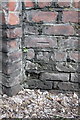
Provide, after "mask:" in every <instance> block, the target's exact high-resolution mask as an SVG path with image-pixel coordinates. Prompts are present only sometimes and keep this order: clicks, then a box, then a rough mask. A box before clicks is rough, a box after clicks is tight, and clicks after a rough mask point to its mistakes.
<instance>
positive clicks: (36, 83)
mask: <svg viewBox="0 0 80 120" xmlns="http://www.w3.org/2000/svg"><path fill="white" fill-rule="evenodd" d="M27 84H28V86H29V88H38V89H43V90H50V89H52V82H51V81H45V82H43V81H40V80H38V79H30V80H28V81H27Z"/></svg>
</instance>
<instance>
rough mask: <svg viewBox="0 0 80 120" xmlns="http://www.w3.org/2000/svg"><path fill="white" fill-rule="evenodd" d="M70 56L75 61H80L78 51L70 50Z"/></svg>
mask: <svg viewBox="0 0 80 120" xmlns="http://www.w3.org/2000/svg"><path fill="white" fill-rule="evenodd" d="M69 56H70V59H71V60H73V61H75V62H79V60H80V54H79V52H78V51H75V52H70V53H69Z"/></svg>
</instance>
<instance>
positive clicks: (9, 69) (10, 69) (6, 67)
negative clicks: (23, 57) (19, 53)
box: [2, 61, 22, 75]
mask: <svg viewBox="0 0 80 120" xmlns="http://www.w3.org/2000/svg"><path fill="white" fill-rule="evenodd" d="M21 67H22V62H21V61H20V62H18V63H11V64H10V63H3V67H2V71H3V73H4V74H7V75H9V74H11V73H14V71H16V70H17V69H19V70H20V69H21Z"/></svg>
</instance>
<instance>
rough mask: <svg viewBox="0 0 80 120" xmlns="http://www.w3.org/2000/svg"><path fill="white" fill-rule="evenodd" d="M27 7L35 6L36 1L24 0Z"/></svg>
mask: <svg viewBox="0 0 80 120" xmlns="http://www.w3.org/2000/svg"><path fill="white" fill-rule="evenodd" d="M24 4H25V7H28V8H29V7H30V8H31V7H34V3H33V2H32V0H25V1H24Z"/></svg>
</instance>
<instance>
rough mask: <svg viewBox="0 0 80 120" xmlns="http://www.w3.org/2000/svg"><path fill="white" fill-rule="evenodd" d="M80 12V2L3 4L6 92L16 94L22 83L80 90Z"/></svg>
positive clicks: (35, 0) (28, 0) (56, 0)
mask: <svg viewBox="0 0 80 120" xmlns="http://www.w3.org/2000/svg"><path fill="white" fill-rule="evenodd" d="M79 11H80V10H79V1H78V0H77V1H76V0H68V1H67V2H64V1H63V0H49V1H47V2H46V1H45V0H44V1H41V0H25V1H23V2H20V1H19V0H18V1H17V0H15V1H14V2H13V1H11V0H8V1H7V2H2V21H3V23H2V25H0V26H2V28H3V29H0V31H1V30H2V31H3V32H2V33H3V34H2V36H0V38H2V45H1V46H2V50H1V46H0V53H1V54H2V74H1V75H2V82H0V85H1V86H2V89H3V92H4V93H6V94H8V95H13V94H14V93H15V94H16V93H17V92H18V91H19V90H20V83H21V84H22V86H24V87H25V88H31V89H32V88H40V89H47V90H49V89H57V90H71V91H74V90H75V91H77V90H78V87H79V86H78V85H79V79H78V78H79V75H80V74H79V57H80V56H79V22H80V15H79V14H80V13H79ZM0 14H1V13H0ZM0 42H1V41H0ZM22 56H23V57H22ZM0 60H1V58H0ZM0 71H1V70H0ZM0 73H1V72H0ZM22 75H23V78H22ZM0 81H1V80H0Z"/></svg>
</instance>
